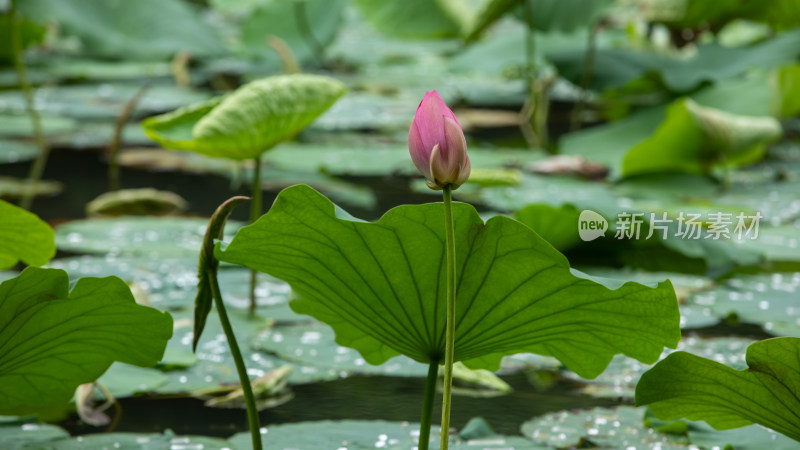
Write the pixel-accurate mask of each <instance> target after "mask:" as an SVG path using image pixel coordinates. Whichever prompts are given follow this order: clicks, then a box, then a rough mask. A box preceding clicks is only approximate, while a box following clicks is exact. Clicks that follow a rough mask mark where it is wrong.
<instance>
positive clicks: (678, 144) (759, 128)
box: [622, 99, 783, 176]
mask: <svg viewBox="0 0 800 450" xmlns="http://www.w3.org/2000/svg"><path fill="white" fill-rule="evenodd" d="M782 133H783V130H782V129H781V125H780V123H779V122H778V121H777V120H775V119H773V118H771V117H751V116H739V115H734V114H730V113H726V112H724V111H721V110H718V109H713V108H707V107H703V106H700V105H698V104H697V103H695V102H694V101H692V100H690V99H681V100H677V101H676V102H675V103H673V104H672V105H670V106H669V107H668V108H667V117H666V119H665V120H664V122H663V123H662V124H661V126H660V127H659V128H658V129H657V130H656V132H655V133H653V135H652V136H651V137H650V139H647V140H646V141H644V142H641V143H639V144H638V145H636V146H635V147H633V148H632V149H630V151H629V152H628V153H627V154H626V155H625V159H624V161H623V163H622V174H623V176H632V175H638V174H648V173H653V172H683V173H693V174H699V175H703V174H708V173H710V171H711V169H712V167H714V166H715V165H718V164H722V165H746V164H749V163H752V162H755V161H757V160H758V159H760V158H761V157H762V156H763V154H764V150H765V145H766V144H767V143H768V142H770V141H774V140H777V139H778V138H780V136H781V134H782Z"/></svg>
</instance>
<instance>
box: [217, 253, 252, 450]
mask: <svg viewBox="0 0 800 450" xmlns="http://www.w3.org/2000/svg"><path fill="white" fill-rule="evenodd" d="M207 272H208V279H209V282H210V283H209V284H210V285H211V293H212V295H213V297H214V305H216V307H217V313H219V321H220V322H222V329H223V330H224V331H225V337H226V338H227V339H228V346H229V347H230V348H231V354H232V355H233V361H234V362H235V363H236V372H238V373H239V382H240V383H241V385H242V391H243V392H244V401H245V404H246V405H247V422H248V424H249V425H250V437H251V438H252V440H253V450H262V446H261V423H260V422H259V419H258V409H256V399H255V397H254V396H253V387H252V385H251V384H250V377H248V376H247V367H245V365H244V359H243V358H242V352H241V351H240V350H239V344H237V343H236V336H235V335H234V334H233V328H232V327H231V322H230V321H229V320H228V313H227V312H226V311H225V304H224V303H223V302H222V294H221V292H220V289H219V283H218V282H217V271H216V269H215V268H211V267H209V268H208V270H207Z"/></svg>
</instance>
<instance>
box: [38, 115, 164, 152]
mask: <svg viewBox="0 0 800 450" xmlns="http://www.w3.org/2000/svg"><path fill="white" fill-rule="evenodd" d="M113 135H114V124H113V123H112V122H82V123H81V124H80V125H78V126H77V127H75V128H74V129H73V130H70V131H65V132H62V133H57V134H54V135H52V136H51V137H50V138H49V141H50V144H51V145H52V146H54V147H59V148H70V149H76V150H83V149H106V148H107V147H108V143H109V142H110V141H111V138H112V136H113ZM152 143H153V141H152V139H150V138H149V137H147V136H146V135H145V134H144V131H142V128H141V127H140V126H139V125H137V124H127V125H125V126H123V127H122V141H121V144H122V145H125V146H127V145H152Z"/></svg>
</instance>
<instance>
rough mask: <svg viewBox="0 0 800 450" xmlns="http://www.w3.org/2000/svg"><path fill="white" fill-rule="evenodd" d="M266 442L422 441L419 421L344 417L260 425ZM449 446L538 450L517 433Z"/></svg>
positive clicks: (244, 445) (356, 449)
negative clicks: (335, 419)
mask: <svg viewBox="0 0 800 450" xmlns="http://www.w3.org/2000/svg"><path fill="white" fill-rule="evenodd" d="M438 435H439V428H438V427H432V428H431V440H430V447H429V448H431V449H437V448H439V439H438ZM261 436H262V440H263V441H264V443H265V445H268V446H270V447H276V448H287V449H288V448H297V449H314V448H348V449H352V450H371V449H375V448H385V449H393V450H400V449H409V448H415V447H416V445H417V441H418V440H419V424H417V423H408V422H386V421H383V420H374V421H373V420H342V421H320V422H300V423H289V424H281V425H267V426H266V427H262V428H261ZM228 441H229V442H230V443H231V444H232V446H233V448H234V449H236V450H247V449H250V448H253V444H252V442H251V441H250V433H238V434H236V435H234V436H233V437H231V438H230V439H229V440H228ZM450 442H451V443H450V448H482V449H491V448H498V449H520V450H521V449H539V448H544V447H537V446H534V445H533V444H531V442H530V441H528V440H526V439H523V438H521V437H516V436H492V437H482V438H477V439H474V440H471V441H463V440H458V439H457V438H451V441H450Z"/></svg>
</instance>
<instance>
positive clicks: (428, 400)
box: [417, 359, 439, 450]
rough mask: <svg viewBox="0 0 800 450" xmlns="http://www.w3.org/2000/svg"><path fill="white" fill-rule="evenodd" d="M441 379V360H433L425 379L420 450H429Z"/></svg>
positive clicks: (418, 446)
mask: <svg viewBox="0 0 800 450" xmlns="http://www.w3.org/2000/svg"><path fill="white" fill-rule="evenodd" d="M438 378H439V360H438V359H436V360H431V364H430V366H428V378H426V379H425V394H423V395H424V397H423V399H422V417H421V419H420V428H419V442H418V443H417V448H418V449H419V450H428V444H429V443H430V440H431V421H432V420H433V400H434V398H435V397H436V380H437V379H438Z"/></svg>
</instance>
